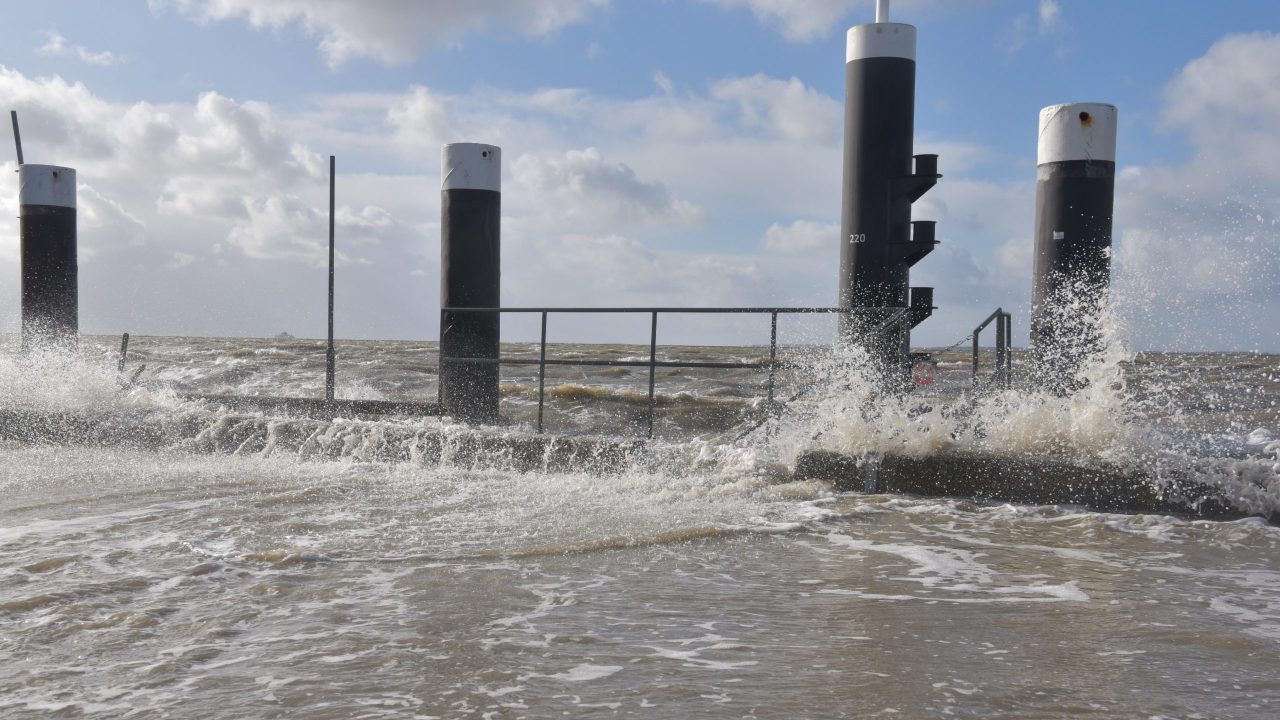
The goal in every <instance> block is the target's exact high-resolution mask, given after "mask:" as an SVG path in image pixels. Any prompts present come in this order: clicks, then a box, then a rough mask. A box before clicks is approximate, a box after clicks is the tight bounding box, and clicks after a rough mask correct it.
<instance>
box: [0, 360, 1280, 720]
mask: <svg viewBox="0 0 1280 720" xmlns="http://www.w3.org/2000/svg"><path fill="white" fill-rule="evenodd" d="M118 346H119V339H118V338H115V337H84V338H83V339H82V341H81V345H80V348H79V350H78V352H75V353H60V352H55V351H49V352H35V353H31V354H27V355H23V354H21V353H19V352H18V351H17V348H16V347H15V341H14V339H13V338H8V339H5V340H4V341H3V343H0V437H2V438H3V439H0V717H4V718H15V719H16V718H308V719H310V720H321V719H325V718H494V719H498V718H551V717H571V718H632V717H634V718H788V719H792V718H872V717H881V718H936V717H961V718H1020V719H1028V718H1187V719H1190V718H1258V719H1265V718H1276V717H1280V528H1278V527H1275V526H1273V525H1271V524H1269V523H1268V521H1267V520H1266V519H1265V517H1266V516H1267V515H1268V514H1270V515H1271V516H1272V517H1273V518H1274V517H1275V513H1276V511H1277V510H1278V509H1280V356H1277V355H1265V354H1245V353H1199V354H1193V353H1133V352H1130V351H1127V350H1124V349H1123V348H1122V347H1121V348H1115V349H1112V350H1108V351H1107V352H1106V353H1103V354H1101V355H1100V357H1099V358H1098V359H1097V361H1096V363H1095V365H1096V367H1091V368H1090V369H1089V370H1088V372H1089V376H1088V378H1087V380H1088V382H1087V383H1086V385H1085V387H1083V389H1081V390H1080V391H1079V392H1077V393H1074V394H1072V395H1070V396H1067V397H1060V396H1058V395H1055V394H1053V393H1050V392H1045V391H1043V390H1042V389H1040V388H1036V387H1033V386H1028V385H1027V384H1026V383H1023V382H1018V380H1019V378H1020V377H1021V376H1022V375H1024V374H1025V373H1022V372H1021V370H1022V362H1023V359H1022V354H1021V353H1015V358H1014V360H1015V362H1014V376H1015V383H1014V385H1013V387H1008V388H1006V387H1003V386H1002V385H1000V384H999V383H994V382H989V381H988V380H987V379H986V378H987V376H988V375H989V373H990V371H991V363H992V359H991V356H990V352H989V351H988V352H986V353H984V357H983V359H982V363H983V366H982V371H981V373H980V377H979V380H980V381H979V382H978V383H976V384H975V383H974V380H973V372H972V367H971V359H970V356H969V353H968V351H967V348H964V347H961V348H958V349H948V350H938V351H935V353H934V358H935V360H936V361H937V362H938V366H939V372H938V376H937V381H936V382H935V383H934V384H933V385H930V386H927V387H922V388H920V389H919V390H918V391H917V392H915V393H911V394H909V395H906V396H886V395H883V394H880V393H878V391H877V390H876V389H875V388H873V387H871V386H870V385H871V384H870V383H868V382H867V380H866V378H865V376H864V374H863V373H864V371H863V369H862V368H863V367H864V366H865V363H863V362H860V361H859V359H858V358H856V357H848V356H845V355H843V354H842V352H841V351H837V350H833V349H831V348H824V347H822V346H820V345H788V346H785V347H783V348H782V349H781V356H782V357H783V359H784V360H787V361H788V363H789V366H790V369H787V370H784V371H780V372H778V373H777V374H776V376H775V377H774V378H773V383H774V393H775V397H776V398H777V400H778V403H780V404H781V407H779V406H778V405H770V403H768V401H767V399H766V398H767V395H768V387H769V376H768V373H765V372H761V371H756V370H689V369H680V368H659V369H658V370H657V371H656V373H655V376H654V385H655V390H656V397H655V417H654V438H653V439H652V440H649V439H647V437H646V436H647V433H648V418H647V410H648V395H647V393H648V383H649V370H648V369H647V368H627V367H607V368H587V367H563V366H558V367H551V368H549V369H548V371H547V374H546V394H545V408H544V423H545V432H546V435H547V436H548V437H553V438H560V439H563V440H562V441H563V442H570V441H581V440H584V439H589V440H592V442H596V443H597V444H598V446H600V447H605V446H609V447H615V446H616V447H618V448H621V450H618V451H617V452H611V453H608V455H609V457H610V458H611V461H610V462H608V463H604V462H594V461H593V460H592V457H591V456H590V455H589V454H587V455H584V456H581V457H580V458H579V459H578V460H577V461H575V462H572V463H567V464H566V463H564V462H551V461H550V460H548V461H547V462H545V463H542V464H539V463H538V462H534V463H533V464H532V465H530V464H529V463H527V462H525V463H517V462H515V461H514V460H513V459H512V457H510V456H508V455H507V454H505V453H504V452H502V451H501V450H500V448H502V447H503V443H504V442H509V443H516V444H518V443H519V442H522V441H525V440H527V439H529V438H531V437H535V436H536V435H537V428H536V423H537V417H538V396H539V394H538V376H537V368H536V367H528V366H512V367H506V368H504V369H503V376H502V396H503V397H502V416H503V421H502V423H500V424H499V425H496V426H493V427H486V428H472V427H468V426H466V425H464V424H461V423H457V422H454V421H452V420H450V419H448V418H443V419H442V418H435V417H335V418H303V417H288V416H283V415H279V414H274V415H273V414H272V413H269V412H263V411H253V410H245V409H239V410H236V409H228V408H226V407H223V406H221V405H219V404H218V403H216V402H212V401H209V400H202V399H199V398H198V397H195V396H198V395H218V394H239V395H271V396H293V397H313V398H315V397H322V396H323V392H324V361H325V346H324V343H323V342H322V341H316V340H300V339H292V338H283V339H243V338H195V337H134V338H132V339H131V342H130V345H129V353H128V357H127V361H126V367H125V369H124V371H123V372H120V371H119V370H118V366H117V361H118V357H117V355H118V350H119V347H118ZM337 353H338V375H337V378H338V381H337V395H338V397H340V398H351V399H373V400H413V401H433V400H434V399H435V395H436V346H435V344H434V343H430V342H407V341H397V342H374V341H343V342H340V343H339V344H338V347H337ZM537 354H538V347H537V345H536V344H529V343H518V344H509V345H507V346H505V347H504V355H507V356H512V357H530V358H536V357H537ZM548 356H550V357H556V358H577V359H587V358H595V359H615V360H618V359H632V360H645V359H647V358H648V347H647V346H644V347H639V346H628V345H599V344H593V345H587V344H564V343H561V344H555V345H552V346H551V347H550V348H549V349H548ZM659 356H660V357H661V358H662V359H668V360H686V361H699V362H738V361H741V362H756V361H761V360H764V359H767V357H768V348H767V347H764V348H762V347H694V346H662V347H660V348H659ZM144 365H145V368H144V369H142V370H141V371H140V373H139V374H138V375H137V376H136V378H134V373H135V372H139V371H138V368H141V367H143V366H144ZM51 418H52V419H53V420H50V419H51ZM37 419H39V422H42V423H46V425H45V426H49V425H48V423H50V422H54V421H55V420H56V423H55V425H56V426H57V427H58V428H61V430H59V431H58V432H57V433H48V432H45V433H32V432H28V431H29V430H30V426H31V424H32V423H35V422H37ZM89 427H92V428H94V430H93V431H92V432H90V431H88V430H84V431H83V432H82V431H80V430H77V428H80V429H84V428H89ZM104 428H105V430H104ZM477 437H483V438H484V439H485V442H483V443H477V442H476V441H475V439H476V438H477ZM551 442H552V445H554V443H555V442H556V441H551ZM495 448H498V449H495ZM815 448H816V449H827V450H833V451H836V452H840V453H844V454H848V455H853V456H858V457H870V456H874V455H877V454H883V453H902V454H909V455H914V456H927V455H930V454H934V453H945V452H951V451H964V452H970V453H984V454H990V455H992V456H995V457H1011V458H1013V457H1017V458H1027V457H1031V458H1035V457H1054V458H1058V459H1062V458H1066V459H1068V460H1070V461H1071V462H1075V463H1079V464H1082V465H1089V464H1090V463H1109V464H1113V465H1114V464H1126V465H1128V466H1131V467H1134V468H1135V469H1139V470H1142V471H1144V472H1146V473H1148V474H1149V475H1150V477H1151V478H1152V479H1151V482H1153V483H1159V482H1161V478H1162V477H1164V476H1165V474H1166V473H1169V472H1174V471H1176V472H1178V473H1182V474H1186V473H1192V474H1193V475H1194V477H1195V478H1196V479H1197V480H1198V481H1200V482H1203V483H1206V484H1208V485H1211V486H1213V487H1216V488H1218V489H1219V490H1220V491H1221V492H1222V493H1223V494H1224V495H1225V496H1227V497H1230V498H1231V499H1232V502H1233V503H1235V505H1236V506H1237V508H1238V509H1239V510H1240V511H1241V515H1242V516H1243V517H1242V519H1237V520H1230V521H1211V520H1202V519H1196V518H1195V517H1192V516H1191V515H1189V514H1188V515H1180V514H1173V515H1149V514H1120V513H1103V512H1096V511H1092V510H1090V509H1087V508H1084V507H1077V506H1061V505H1013V504H1001V503H992V502H978V501H975V500H973V499H970V498H947V497H913V496H899V495H891V494H867V493H860V492H840V491H837V490H836V489H835V488H833V487H832V486H831V485H830V484H828V483H825V482H822V481H817V480H806V479H799V478H797V477H795V476H794V468H795V463H796V459H797V457H799V456H800V454H801V453H803V452H805V451H806V450H809V449H815ZM619 458H621V460H620V461H619ZM1251 515H1256V516H1251Z"/></svg>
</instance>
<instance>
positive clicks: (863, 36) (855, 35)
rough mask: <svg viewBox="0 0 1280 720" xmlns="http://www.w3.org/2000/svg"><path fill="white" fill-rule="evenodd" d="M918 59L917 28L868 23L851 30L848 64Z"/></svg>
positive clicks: (847, 56)
mask: <svg viewBox="0 0 1280 720" xmlns="http://www.w3.org/2000/svg"><path fill="white" fill-rule="evenodd" d="M877 57H895V58H906V59H907V60H915V59H916V28H915V26H914V25H906V24H904V23H891V22H884V23H880V22H877V23H866V24H865V25H854V26H853V27H851V28H849V35H848V43H847V44H846V45H845V56H844V61H845V62H846V63H850V62H853V61H854V60H864V59H866V58H877Z"/></svg>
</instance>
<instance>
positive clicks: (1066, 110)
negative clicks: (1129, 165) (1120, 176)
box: [1036, 103, 1118, 165]
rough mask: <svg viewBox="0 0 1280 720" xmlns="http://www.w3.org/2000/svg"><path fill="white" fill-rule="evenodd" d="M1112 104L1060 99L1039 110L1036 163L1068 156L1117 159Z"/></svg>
mask: <svg viewBox="0 0 1280 720" xmlns="http://www.w3.org/2000/svg"><path fill="white" fill-rule="evenodd" d="M1117 118H1118V112H1117V110H1116V106H1115V105H1108V104H1106V103H1063V104H1061V105H1050V106H1049V107H1047V108H1044V109H1043V110H1041V111H1040V140H1039V143H1038V145H1037V147H1036V164H1037V165H1045V164H1047V163H1054V162H1067V161H1070V160H1099V161H1104V162H1115V161H1116V125H1117Z"/></svg>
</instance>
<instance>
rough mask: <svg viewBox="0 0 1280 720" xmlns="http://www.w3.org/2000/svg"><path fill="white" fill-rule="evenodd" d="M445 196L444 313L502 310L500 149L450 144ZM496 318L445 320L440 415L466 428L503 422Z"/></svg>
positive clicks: (449, 316)
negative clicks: (465, 424)
mask: <svg viewBox="0 0 1280 720" xmlns="http://www.w3.org/2000/svg"><path fill="white" fill-rule="evenodd" d="M442 156H443V162H442V168H441V172H442V175H441V177H442V182H441V192H440V307H442V308H466V307H471V308H497V307H500V305H501V293H500V286H501V278H502V262H501V260H502V243H501V237H500V233H499V226H500V219H501V210H502V203H501V200H502V187H501V177H502V150H501V149H500V148H498V147H496V146H494V145H485V144H482V143H453V144H450V145H445V146H444V149H443V152H442ZM499 327H500V318H499V316H498V313H496V312H492V313H479V312H449V311H447V310H446V311H442V312H441V314H440V369H439V373H440V375H439V378H440V409H441V412H442V413H443V414H445V415H450V416H452V417H455V418H458V419H460V420H465V421H467V422H481V423H492V422H496V421H497V419H498V378H499V368H498V365H497V364H496V363H474V362H453V361H454V360H461V359H466V358H474V359H482V360H497V359H498V357H499Z"/></svg>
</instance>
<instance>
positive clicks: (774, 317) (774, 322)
mask: <svg viewBox="0 0 1280 720" xmlns="http://www.w3.org/2000/svg"><path fill="white" fill-rule="evenodd" d="M769 315H770V317H769V410H773V376H774V371H775V369H776V368H775V366H776V365H777V362H778V313H777V312H776V311H775V312H771V313H769Z"/></svg>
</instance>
